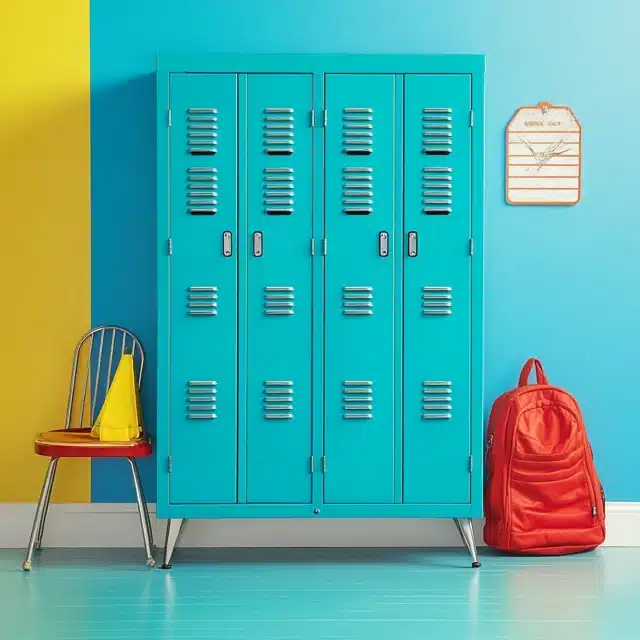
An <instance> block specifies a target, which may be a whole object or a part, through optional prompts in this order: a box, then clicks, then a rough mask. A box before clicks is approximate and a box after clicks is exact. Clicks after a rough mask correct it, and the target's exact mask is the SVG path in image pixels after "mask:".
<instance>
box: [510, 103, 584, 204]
mask: <svg viewBox="0 0 640 640" xmlns="http://www.w3.org/2000/svg"><path fill="white" fill-rule="evenodd" d="M581 147H582V145H581V129H580V125H579V123H578V121H577V120H576V117H575V116H574V114H573V112H572V111H571V109H569V108H567V107H554V106H552V105H550V104H548V103H541V104H539V105H537V106H535V107H521V108H520V109H518V111H517V112H516V114H515V115H514V116H513V118H512V119H511V122H510V123H509V126H508V127H507V180H506V185H507V202H509V203H510V204H546V205H551V204H554V205H572V204H576V203H577V202H578V201H579V200H580V191H581V160H582V157H581V156H582V153H581Z"/></svg>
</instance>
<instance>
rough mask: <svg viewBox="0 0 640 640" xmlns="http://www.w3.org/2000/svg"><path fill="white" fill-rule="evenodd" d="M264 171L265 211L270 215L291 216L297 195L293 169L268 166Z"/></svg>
mask: <svg viewBox="0 0 640 640" xmlns="http://www.w3.org/2000/svg"><path fill="white" fill-rule="evenodd" d="M264 173H265V176H264V206H265V209H264V212H265V213H266V214H267V215H268V216H290V215H291V214H292V213H293V204H294V195H295V190H294V184H295V182H294V171H293V169H292V168H290V167H280V168H267V169H265V170H264Z"/></svg>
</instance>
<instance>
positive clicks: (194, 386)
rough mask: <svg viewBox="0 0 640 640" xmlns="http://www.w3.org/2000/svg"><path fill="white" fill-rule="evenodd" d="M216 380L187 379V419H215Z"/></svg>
mask: <svg viewBox="0 0 640 640" xmlns="http://www.w3.org/2000/svg"><path fill="white" fill-rule="evenodd" d="M217 384H218V383H217V382H216V381H215V380H189V382H188V383H187V417H188V418H189V420H215V419H216V418H217V417H218V416H217V415H216V393H217Z"/></svg>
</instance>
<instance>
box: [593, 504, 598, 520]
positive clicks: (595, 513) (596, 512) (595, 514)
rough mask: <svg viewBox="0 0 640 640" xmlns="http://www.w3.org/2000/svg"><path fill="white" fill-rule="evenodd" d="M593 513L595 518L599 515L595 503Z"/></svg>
mask: <svg viewBox="0 0 640 640" xmlns="http://www.w3.org/2000/svg"><path fill="white" fill-rule="evenodd" d="M592 513H593V517H594V518H597V517H598V507H596V505H595V504H594V505H593V509H592Z"/></svg>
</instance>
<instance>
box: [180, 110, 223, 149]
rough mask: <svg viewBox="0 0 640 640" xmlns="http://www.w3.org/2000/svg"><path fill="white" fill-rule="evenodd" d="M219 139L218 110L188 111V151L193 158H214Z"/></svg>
mask: <svg viewBox="0 0 640 640" xmlns="http://www.w3.org/2000/svg"><path fill="white" fill-rule="evenodd" d="M217 138H218V110H217V109H204V108H195V107H194V108H191V109H187V149H188V151H189V153H190V154H191V155H192V156H214V155H215V154H216V152H217V150H218V149H217V146H218V140H217Z"/></svg>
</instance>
